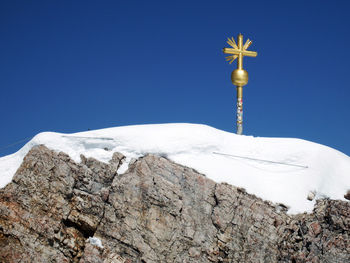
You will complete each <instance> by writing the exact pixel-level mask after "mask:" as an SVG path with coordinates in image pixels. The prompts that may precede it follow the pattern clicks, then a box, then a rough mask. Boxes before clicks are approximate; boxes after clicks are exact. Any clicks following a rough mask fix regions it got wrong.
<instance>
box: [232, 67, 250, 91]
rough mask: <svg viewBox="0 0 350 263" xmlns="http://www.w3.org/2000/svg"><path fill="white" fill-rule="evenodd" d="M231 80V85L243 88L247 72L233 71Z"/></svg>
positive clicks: (241, 70) (246, 79)
mask: <svg viewBox="0 0 350 263" xmlns="http://www.w3.org/2000/svg"><path fill="white" fill-rule="evenodd" d="M231 80H232V83H233V85H235V86H238V87H243V86H245V85H247V83H248V72H247V71H245V70H244V69H235V70H234V71H232V74H231Z"/></svg>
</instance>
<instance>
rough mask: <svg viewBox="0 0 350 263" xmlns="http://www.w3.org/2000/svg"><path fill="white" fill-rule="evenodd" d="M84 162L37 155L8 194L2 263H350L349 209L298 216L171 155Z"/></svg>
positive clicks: (38, 151) (1, 225) (330, 207)
mask: <svg viewBox="0 0 350 263" xmlns="http://www.w3.org/2000/svg"><path fill="white" fill-rule="evenodd" d="M81 159H82V162H81V163H80V164H77V163H75V162H73V161H72V160H71V159H70V158H69V156H67V155H66V154H64V153H55V152H53V151H51V150H49V149H47V148H46V147H45V146H37V147H34V148H33V149H32V150H31V151H30V152H29V153H28V155H27V156H26V157H25V159H24V160H23V163H22V165H21V167H20V168H19V169H18V171H17V173H16V175H15V176H14V178H13V181H12V182H11V183H10V184H8V185H7V186H6V187H5V188H3V189H0V262H85V263H88V262H89V263H92V262H96V263H97V262H106V263H107V262H120V263H126V262H350V239H349V233H350V232H349V231H350V205H349V203H348V202H343V201H335V200H328V199H323V200H318V201H317V204H316V206H315V209H314V212H313V213H311V214H306V213H305V214H299V215H295V216H289V215H287V214H286V208H285V207H284V206H283V205H282V204H272V203H271V202H266V201H263V200H261V199H260V198H257V197H255V196H253V195H250V194H247V193H246V192H245V191H244V189H241V188H237V187H234V186H231V185H228V184H224V183H222V184H217V183H215V182H213V181H212V180H210V179H208V178H206V177H205V176H204V175H202V174H199V173H198V172H196V171H195V170H193V169H191V168H188V167H184V166H181V165H178V164H176V163H173V162H171V161H169V160H167V159H166V158H164V157H159V156H154V155H147V156H144V157H142V158H139V159H138V160H136V161H134V162H133V163H131V164H130V165H129V169H128V171H127V172H125V173H124V174H121V175H119V174H117V170H118V168H119V167H120V165H121V164H122V162H123V161H124V159H125V157H124V156H123V155H121V154H120V153H115V154H114V155H113V158H112V160H111V162H110V163H109V164H106V163H102V162H99V161H97V160H95V159H93V158H85V157H84V156H82V158H81ZM233 176H234V175H233ZM89 237H96V238H99V239H100V240H101V241H102V246H103V247H102V246H101V247H100V246H97V245H96V244H92V243H90V242H89V241H88V238H89Z"/></svg>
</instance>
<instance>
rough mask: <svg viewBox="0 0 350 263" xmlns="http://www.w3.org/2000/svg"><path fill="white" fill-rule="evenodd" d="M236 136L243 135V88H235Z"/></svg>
mask: <svg viewBox="0 0 350 263" xmlns="http://www.w3.org/2000/svg"><path fill="white" fill-rule="evenodd" d="M236 120H237V134H238V135H242V133H243V88H242V87H237V118H236Z"/></svg>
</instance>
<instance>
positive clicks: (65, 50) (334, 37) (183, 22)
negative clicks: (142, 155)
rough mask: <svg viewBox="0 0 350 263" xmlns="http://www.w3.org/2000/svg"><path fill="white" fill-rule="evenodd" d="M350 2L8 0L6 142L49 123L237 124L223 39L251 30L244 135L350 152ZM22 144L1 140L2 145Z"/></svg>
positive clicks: (3, 55) (70, 126)
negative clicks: (290, 139) (311, 143)
mask: <svg viewBox="0 0 350 263" xmlns="http://www.w3.org/2000/svg"><path fill="white" fill-rule="evenodd" d="M349 10H350V1H331V0H330V1H305V0H304V1H299V0H293V1H253V0H250V1H225V0H223V1H213V0H212V1H203V0H202V1H190V0H187V1H182V0H180V1H165V0H163V1H151V0H149V1H116V0H114V1H102V0H101V1H89V0H81V1H72V0H69V1H66V0H59V1H47V0H45V1H40V0H36V1H27V0H22V1H17V0H2V1H0V34H1V35H0V36H1V39H0V87H1V96H0V107H1V108H0V111H1V124H2V125H1V129H0V148H1V147H4V146H6V145H9V144H11V143H13V142H16V141H18V140H21V139H24V138H27V137H31V136H34V135H35V134H37V133H39V132H42V131H54V132H64V133H72V132H78V131H85V130H88V129H100V128H106V127H114V126H122V125H130V124H144V123H171V122H189V123H202V124H208V125H210V126H213V127H216V128H218V129H222V130H226V131H232V132H234V131H235V96H236V95H235V88H234V87H233V85H232V84H231V81H230V74H231V71H232V70H233V68H234V66H233V65H229V64H228V63H226V61H225V56H224V54H223V53H222V48H223V47H228V46H227V44H226V38H227V37H230V36H234V37H236V36H237V34H238V33H240V32H241V33H242V34H243V35H244V38H245V39H246V38H247V37H248V38H250V39H252V40H253V44H252V45H251V47H250V48H249V50H252V51H257V52H258V56H257V57H256V58H246V59H245V60H244V68H245V69H246V70H248V72H249V75H250V79H249V83H248V85H247V86H246V87H244V98H243V99H244V134H246V135H254V136H261V137H296V138H302V139H306V140H311V141H314V142H317V143H321V144H325V145H328V146H331V147H333V148H336V149H338V150H340V151H342V152H344V153H346V154H347V155H350V139H349V137H350V136H349V130H350V122H349V114H350V105H349V99H350V85H349V75H350V71H349V70H350V67H349V61H350V48H349V45H350V29H349V28H350V16H349ZM22 145H23V144H19V145H16V146H14V147H9V148H6V149H1V151H0V156H3V155H6V154H9V153H12V152H14V151H16V150H17V149H18V148H19V147H21V146H22Z"/></svg>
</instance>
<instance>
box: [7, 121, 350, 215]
mask: <svg viewBox="0 0 350 263" xmlns="http://www.w3.org/2000/svg"><path fill="white" fill-rule="evenodd" d="M39 144H44V145H46V146H47V147H48V148H50V149H52V150H56V151H62V152H65V153H67V154H69V155H70V156H71V158H73V159H74V160H75V161H76V162H79V161H80V154H83V155H85V156H86V157H94V158H96V159H98V160H100V161H104V162H108V161H109V160H110V159H111V157H112V155H113V153H114V152H121V153H122V154H124V155H125V156H126V157H127V159H128V160H130V159H131V158H137V157H140V156H143V155H145V154H148V153H152V154H157V155H162V156H166V157H167V158H169V159H170V160H173V161H175V162H177V163H180V164H182V165H185V166H189V167H192V168H194V169H196V170H197V171H199V172H201V173H203V174H205V175H206V176H207V177H209V178H211V179H213V180H214V181H216V182H227V183H229V184H232V185H235V186H238V187H243V188H245V189H246V190H247V192H248V193H251V194H255V195H257V196H258V197H261V198H263V199H265V200H270V201H273V202H278V203H283V204H285V205H287V206H289V207H290V210H289V213H299V212H304V211H307V212H310V211H311V210H312V209H313V206H314V203H315V200H313V201H309V200H307V196H308V195H310V193H311V192H313V193H315V195H316V198H319V197H329V198H332V199H342V200H344V194H345V193H346V191H347V190H349V189H350V157H348V156H347V155H345V154H343V153H341V152H339V151H337V150H334V149H332V148H329V147H326V146H323V145H320V144H316V143H313V142H309V141H305V140H300V139H290V138H259V137H252V136H242V135H236V134H233V133H229V132H225V131H221V130H218V129H215V128H212V127H209V126H206V125H198V124H157V125H137V126H124V127H116V128H108V129H101V130H94V131H87V132H80V133H74V134H61V133H53V132H44V133H40V134H38V135H36V136H35V137H34V138H33V139H32V140H31V141H30V142H28V143H27V144H26V145H25V146H24V147H23V148H22V149H20V150H19V151H18V152H16V153H14V154H12V155H8V156H5V157H2V158H0V187H4V186H5V185H6V184H7V183H9V182H10V181H11V179H12V177H13V175H14V173H15V172H16V170H17V169H18V167H19V166H20V164H21V162H22V160H23V157H24V156H25V155H26V154H27V152H28V151H29V150H30V149H31V148H32V147H33V146H35V145H39ZM124 166H125V165H124ZM125 168H127V166H126V167H125ZM124 170H126V169H124Z"/></svg>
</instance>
